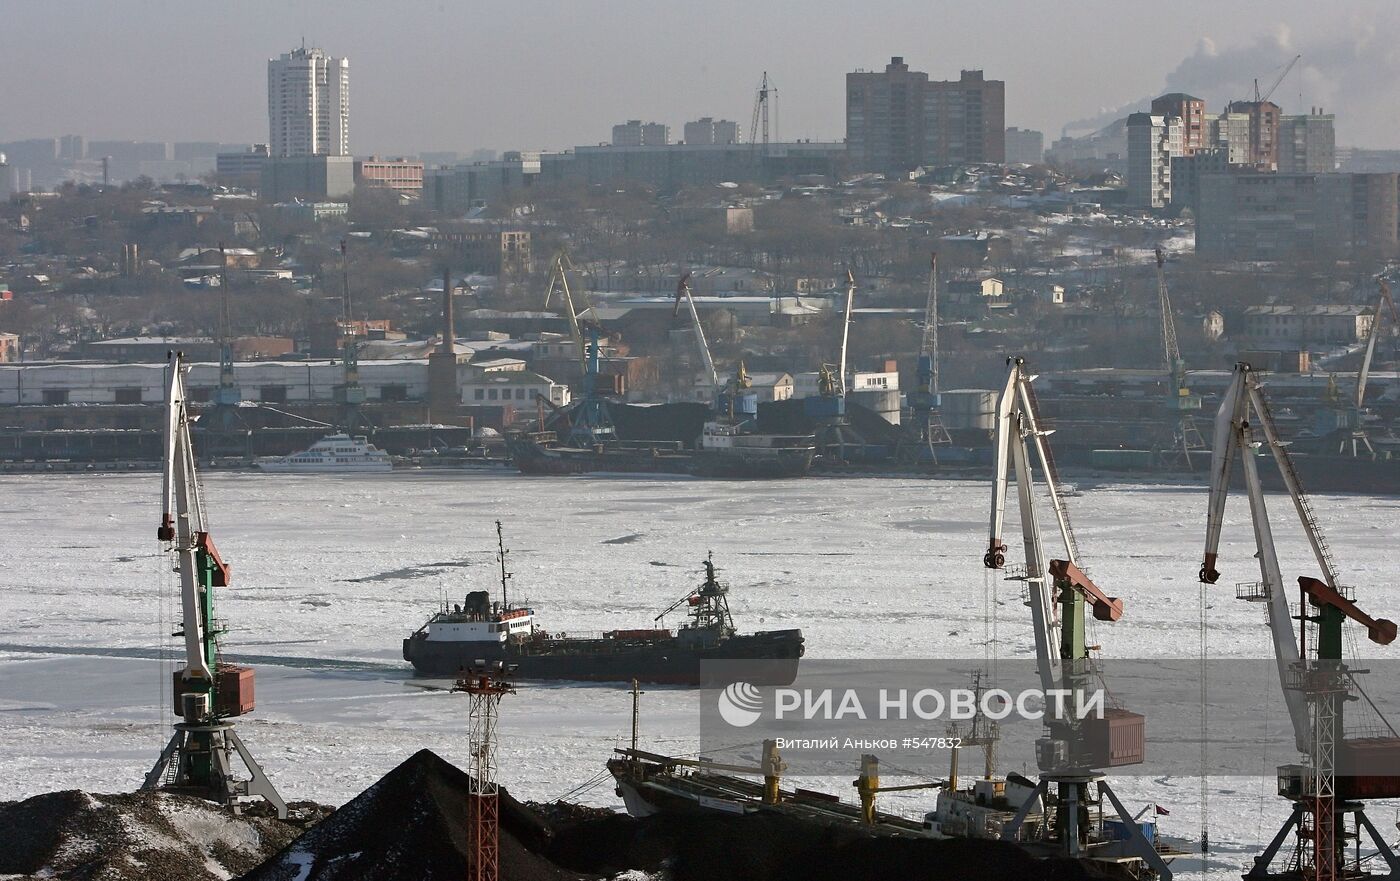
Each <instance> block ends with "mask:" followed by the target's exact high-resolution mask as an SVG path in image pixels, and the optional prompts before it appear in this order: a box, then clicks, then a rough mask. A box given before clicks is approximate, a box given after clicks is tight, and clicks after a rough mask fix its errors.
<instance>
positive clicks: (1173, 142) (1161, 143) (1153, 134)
mask: <svg viewBox="0 0 1400 881" xmlns="http://www.w3.org/2000/svg"><path fill="white" fill-rule="evenodd" d="M1182 130H1183V126H1182V120H1181V117H1179V116H1157V115H1155V114H1152V113H1134V114H1132V115H1130V116H1129V117H1128V204H1129V205H1132V206H1135V207H1138V208H1165V207H1166V206H1167V205H1168V204H1170V203H1171V198H1172V157H1173V156H1181V155H1182V150H1183V147H1182Z"/></svg>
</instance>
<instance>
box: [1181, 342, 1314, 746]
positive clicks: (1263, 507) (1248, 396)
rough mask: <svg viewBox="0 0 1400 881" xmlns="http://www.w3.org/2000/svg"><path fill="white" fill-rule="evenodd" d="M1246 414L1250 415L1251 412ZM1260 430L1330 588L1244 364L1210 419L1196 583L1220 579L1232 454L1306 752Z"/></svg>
mask: <svg viewBox="0 0 1400 881" xmlns="http://www.w3.org/2000/svg"><path fill="white" fill-rule="evenodd" d="M1251 411H1253V412H1252V413H1251ZM1255 425H1258V426H1259V427H1261V428H1262V429H1263V432H1264V435H1265V443H1266V444H1267V445H1268V446H1269V448H1270V450H1271V451H1272V452H1273V455H1274V457H1275V460H1276V461H1277V463H1278V466H1279V471H1280V472H1282V473H1283V475H1284V481H1285V483H1286V484H1287V485H1288V490H1289V494H1290V495H1291V496H1292V497H1293V502H1294V505H1295V508H1296V509H1297V511H1298V514H1299V518H1300V520H1302V522H1303V527H1304V531H1305V532H1306V533H1307V534H1308V540H1309V542H1310V543H1311V544H1312V546H1313V551H1314V553H1315V554H1316V555H1317V558H1318V563H1319V565H1320V566H1321V568H1322V570H1323V572H1324V573H1325V574H1326V577H1327V580H1328V583H1329V584H1330V585H1332V586H1334V587H1335V583H1336V576H1335V574H1334V573H1333V572H1332V568H1331V561H1330V557H1329V556H1328V555H1327V554H1326V553H1325V549H1326V542H1325V541H1323V540H1322V537H1321V532H1320V530H1318V528H1317V524H1316V522H1315V520H1314V519H1313V518H1312V516H1311V513H1310V509H1309V507H1308V504H1307V500H1306V497H1304V496H1303V495H1302V492H1301V490H1300V489H1299V487H1298V485H1297V478H1296V476H1295V475H1294V474H1293V470H1292V465H1291V463H1290V462H1289V461H1288V458H1287V456H1288V454H1287V452H1286V451H1285V449H1284V447H1283V444H1282V443H1280V442H1279V440H1278V435H1277V433H1276V431H1275V430H1274V427H1273V420H1272V417H1271V415H1270V413H1269V410H1268V406H1267V403H1266V402H1265V400H1264V397H1263V392H1262V389H1260V388H1259V386H1258V381H1257V379H1256V378H1255V376H1254V374H1253V371H1252V370H1251V369H1250V367H1249V365H1247V364H1237V365H1236V366H1235V375H1234V377H1233V378H1232V379H1231V382H1230V386H1229V388H1228V389H1227V391H1226V392H1225V395H1224V397H1223V398H1222V399H1221V402H1220V410H1219V411H1218V412H1217V413H1216V417H1215V447H1214V450H1213V451H1212V454H1211V482H1210V501H1209V506H1208V513H1207V518H1206V541H1205V557H1204V560H1203V562H1202V563H1201V572H1200V577H1201V580H1202V581H1204V582H1206V583H1208V584H1214V583H1215V582H1216V581H1217V580H1218V579H1219V577H1220V572H1219V571H1218V570H1217V569H1216V562H1217V560H1218V554H1219V548H1220V533H1221V527H1222V525H1223V523H1224V518H1225V502H1226V498H1227V496H1228V494H1229V489H1230V466H1231V463H1232V462H1233V460H1234V458H1235V457H1236V456H1238V457H1239V459H1240V461H1241V464H1242V465H1243V468H1244V479H1245V491H1246V493H1247V494H1248V497H1249V511H1250V519H1251V521H1252V522H1253V527H1254V546H1255V552H1256V553H1255V556H1256V557H1257V558H1258V560H1259V576H1260V579H1261V582H1262V584H1263V590H1262V592H1261V593H1262V596H1261V597H1259V598H1260V599H1263V601H1264V602H1265V603H1266V608H1267V613H1268V614H1267V617H1268V622H1269V634H1270V637H1271V638H1272V640H1273V646H1274V658H1275V662H1276V664H1277V667H1278V675H1279V684H1280V685H1281V686H1282V688H1283V695H1284V702H1285V704H1286V705H1287V707H1288V716H1289V719H1290V721H1291V722H1292V724H1293V738H1294V742H1295V745H1296V746H1297V748H1298V750H1299V751H1300V752H1305V753H1306V752H1308V750H1309V745H1310V744H1311V742H1312V723H1311V721H1310V720H1309V716H1308V707H1307V699H1306V697H1305V695H1304V694H1303V692H1302V691H1300V690H1299V689H1297V688H1291V687H1290V684H1289V679H1290V671H1291V670H1292V669H1293V667H1294V665H1295V664H1296V663H1297V662H1298V660H1299V658H1300V653H1299V647H1298V643H1297V640H1296V638H1295V636H1294V633H1293V625H1292V621H1293V618H1292V616H1291V612H1290V610H1289V608H1288V595H1287V593H1286V591H1285V589H1284V583H1283V574H1282V570H1281V569H1280V567H1279V562H1278V550H1277V548H1276V547H1275V544H1274V536H1273V528H1272V526H1271V524H1270V522H1269V512H1268V505H1267V504H1266V502H1265V498H1264V490H1263V486H1262V484H1261V483H1260V480H1259V466H1258V457H1257V456H1256V455H1255V453H1254V451H1255V449H1256V448H1257V447H1258V445H1259V442H1258V441H1256V440H1255V437H1254V426H1255Z"/></svg>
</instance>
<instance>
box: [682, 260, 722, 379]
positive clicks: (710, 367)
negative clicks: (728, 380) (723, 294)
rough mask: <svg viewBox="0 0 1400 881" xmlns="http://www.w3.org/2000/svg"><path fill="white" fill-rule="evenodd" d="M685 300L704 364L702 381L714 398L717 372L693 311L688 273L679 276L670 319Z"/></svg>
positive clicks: (701, 328) (708, 345) (693, 300)
mask: <svg viewBox="0 0 1400 881" xmlns="http://www.w3.org/2000/svg"><path fill="white" fill-rule="evenodd" d="M682 299H684V300H685V305H686V308H687V309H688V310H690V327H691V332H692V333H694V334H695V345H696V347H697V348H698V349H699V350H700V359H701V360H702V361H703V362H704V364H705V376H704V380H705V381H706V382H708V383H709V385H710V396H711V397H714V396H715V395H716V394H717V393H718V391H719V388H720V384H721V383H720V379H719V371H718V370H716V369H715V359H714V358H712V357H711V356H710V344H709V342H708V341H706V339H705V328H704V327H703V326H702V325H701V324H700V313H699V312H698V311H696V309H695V297H694V296H693V295H692V293H691V290H690V273H689V272H687V273H684V274H683V275H681V280H680V281H679V282H677V283H676V304H675V307H674V308H673V309H672V310H671V317H672V318H675V317H677V316H678V315H680V311H681V300H682Z"/></svg>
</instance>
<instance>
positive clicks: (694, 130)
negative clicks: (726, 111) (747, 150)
mask: <svg viewBox="0 0 1400 881" xmlns="http://www.w3.org/2000/svg"><path fill="white" fill-rule="evenodd" d="M684 131H685V142H686V143H687V144H737V143H739V140H740V138H739V134H740V130H739V123H737V122H733V121H731V120H728V119H713V118H711V117H708V116H705V117H701V118H700V119H697V120H695V121H694V122H687V123H686V124H685V130H684Z"/></svg>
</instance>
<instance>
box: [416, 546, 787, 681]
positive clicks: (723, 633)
mask: <svg viewBox="0 0 1400 881" xmlns="http://www.w3.org/2000/svg"><path fill="white" fill-rule="evenodd" d="M496 544H497V554H496V557H497V560H498V562H499V564H500V582H501V599H500V601H499V602H496V601H493V600H492V599H491V595H490V594H489V593H488V592H487V591H484V590H477V591H471V592H469V593H468V594H467V595H466V597H465V601H464V602H463V603H462V604H460V605H457V604H454V605H453V606H452V608H451V609H450V610H449V609H447V608H445V607H444V608H443V609H441V610H439V611H438V612H437V613H436V614H434V615H433V616H432V617H431V618H429V619H428V621H427V622H426V623H425V624H424V625H423V626H422V627H420V628H418V630H416V631H414V633H413V634H412V635H411V636H409V637H408V638H407V639H405V640H404V641H403V657H404V660H406V661H408V662H409V663H411V664H412V665H413V668H414V670H415V671H416V672H417V673H418V674H419V675H420V676H426V677H447V676H455V675H456V674H457V672H458V671H459V670H461V669H462V668H463V667H466V666H470V665H472V664H474V663H479V662H485V663H492V662H495V661H503V662H505V663H507V664H510V665H512V666H513V668H514V675H515V676H516V678H519V679H559V680H574V681H585V682H630V681H632V680H634V679H635V680H637V681H639V682H651V683H666V684H672V685H699V684H700V682H701V670H700V668H701V662H703V661H731V660H750V659H755V660H764V661H770V662H773V663H768V664H764V665H763V671H764V675H765V676H767V677H769V678H768V679H766V680H765V681H764V683H763V684H769V685H787V684H789V683H791V682H792V680H793V679H795V678H796V677H797V663H798V659H799V658H801V657H802V653H803V640H802V631H801V630H796V629H793V630H770V631H763V632H758V633H749V634H741V633H739V632H738V630H737V629H736V628H735V627H734V620H733V618H732V617H731V616H730V613H729V599H728V594H729V586H728V585H727V584H724V583H722V582H720V581H719V580H718V579H717V578H716V569H715V565H714V561H713V560H712V559H709V558H707V559H706V560H705V563H704V566H705V580H704V582H703V583H702V584H701V585H700V586H699V587H697V588H696V589H694V590H692V591H690V592H689V593H687V594H686V595H685V596H683V597H681V598H680V599H679V600H677V601H676V602H675V603H674V604H672V605H671V607H670V608H668V609H666V611H664V612H662V613H661V614H660V615H657V616H656V619H655V621H660V620H661V619H662V618H663V617H665V616H666V615H667V614H669V613H670V612H672V611H675V610H676V609H678V608H680V607H682V606H685V607H687V609H688V611H687V620H686V622H685V623H684V624H683V625H682V626H681V627H680V628H679V629H677V630H675V631H672V630H669V629H666V628H661V627H648V628H642V629H637V630H612V631H608V632H606V633H599V634H591V635H587V636H579V635H572V636H570V635H566V634H564V633H551V632H549V631H547V630H545V629H544V628H542V627H540V626H539V625H538V624H537V623H536V621H535V612H534V609H532V608H530V607H529V606H521V605H515V604H513V603H511V602H509V599H508V597H507V595H506V584H507V582H508V581H509V579H510V573H509V572H507V571H506V555H507V554H508V553H509V552H508V551H507V550H506V548H505V540H504V538H503V536H502V533H501V524H500V521H497V522H496Z"/></svg>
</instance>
